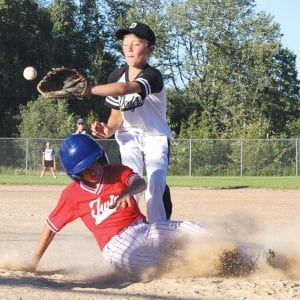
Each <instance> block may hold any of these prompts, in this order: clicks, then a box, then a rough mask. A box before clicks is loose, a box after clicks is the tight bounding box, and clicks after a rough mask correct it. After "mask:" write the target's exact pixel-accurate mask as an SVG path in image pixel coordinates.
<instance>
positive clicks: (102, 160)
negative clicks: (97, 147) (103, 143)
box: [98, 152, 109, 165]
mask: <svg viewBox="0 0 300 300" xmlns="http://www.w3.org/2000/svg"><path fill="white" fill-rule="evenodd" d="M98 162H99V164H100V165H108V164H109V160H108V157H107V155H106V153H105V152H103V155H102V156H101V157H100V158H99V159H98Z"/></svg>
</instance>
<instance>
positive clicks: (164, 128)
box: [91, 23, 172, 222]
mask: <svg viewBox="0 0 300 300" xmlns="http://www.w3.org/2000/svg"><path fill="white" fill-rule="evenodd" d="M116 37H117V38H118V39H120V40H122V42H123V53H124V56H125V60H126V63H127V65H126V66H125V67H123V68H120V69H118V70H115V71H114V72H112V73H111V74H110V76H109V79H108V81H109V83H108V84H104V85H98V86H95V87H93V88H91V93H92V94H94V95H99V96H107V97H106V104H107V105H108V106H109V107H111V108H112V110H111V115H110V117H109V120H108V122H107V124H106V123H103V122H95V123H94V124H93V125H92V128H91V129H92V134H93V135H95V136H97V137H100V138H108V137H110V136H112V135H113V134H115V138H116V140H117V142H118V144H119V147H120V153H121V159H122V163H123V164H124V165H127V166H129V167H131V168H132V169H133V170H134V171H135V172H136V173H138V174H139V175H140V176H142V175H143V172H144V169H145V171H146V175H147V178H148V186H147V190H146V192H145V199H146V203H147V219H148V221H149V222H162V221H166V220H167V219H169V218H170V215H171V212H172V203H171V199H170V192H169V188H168V186H167V185H166V175H167V169H168V163H169V146H170V140H171V130H170V128H169V126H168V124H167V121H166V110H167V101H166V90H165V86H164V83H163V78H162V75H161V73H160V72H159V71H158V70H157V69H155V68H153V67H151V66H150V65H149V64H148V59H149V57H150V55H151V54H152V52H153V50H154V44H155V35H154V33H153V31H152V30H151V28H150V27H149V26H147V25H145V24H142V23H132V24H131V26H130V27H129V28H127V29H120V30H118V31H117V32H116Z"/></svg>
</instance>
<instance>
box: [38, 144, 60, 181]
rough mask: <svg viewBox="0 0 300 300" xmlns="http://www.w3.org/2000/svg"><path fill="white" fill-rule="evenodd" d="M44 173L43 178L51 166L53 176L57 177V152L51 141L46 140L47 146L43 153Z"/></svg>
mask: <svg viewBox="0 0 300 300" xmlns="http://www.w3.org/2000/svg"><path fill="white" fill-rule="evenodd" d="M42 165H43V168H42V173H41V178H42V177H43V176H44V175H45V173H46V170H47V169H48V168H50V170H51V173H52V176H53V178H56V173H55V154H54V150H53V149H52V148H51V147H50V143H49V142H46V148H45V150H44V151H43V155H42Z"/></svg>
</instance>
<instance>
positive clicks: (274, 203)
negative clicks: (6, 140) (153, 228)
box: [0, 185, 300, 300]
mask: <svg viewBox="0 0 300 300" xmlns="http://www.w3.org/2000/svg"><path fill="white" fill-rule="evenodd" d="M62 189H63V187H61V186H10V185H1V186H0V201H1V211H0V241H1V248H0V299H40V298H42V297H43V298H44V299H47V300H48V299H299V298H300V259H299V258H300V254H299V253H300V252H299V250H300V239H299V236H300V230H299V229H300V226H299V225H300V221H299V213H300V190H268V189H222V190H213V189H211V190H209V189H192V188H172V189H171V193H172V198H173V202H174V214H173V219H180V220H184V219H191V220H196V221H198V222H200V223H202V224H204V225H205V226H207V227H209V228H210V229H211V230H212V231H214V232H215V233H216V234H218V235H219V236H220V237H222V238H223V237H226V238H229V239H230V240H233V241H237V240H238V241H241V242H244V243H248V244H249V245H252V246H253V247H257V248H272V249H274V250H275V251H276V254H277V256H278V257H280V258H281V259H284V261H286V259H288V262H289V264H288V265H285V267H284V268H280V267H276V268H275V269H272V268H270V267H268V266H264V267H263V268H261V269H259V270H257V271H255V272H253V273H251V274H249V275H247V276H239V277H221V276H216V275H215V274H214V272H213V271H212V270H210V269H209V267H208V264H207V261H209V257H206V259H203V257H201V259H200V258H199V255H198V254H199V253H200V252H201V249H202V248H203V247H202V246H205V245H194V247H193V248H186V249H185V250H184V253H183V254H184V258H185V263H184V264H183V265H181V266H180V265H177V266H176V268H174V269H171V270H169V271H168V272H165V273H163V274H161V275H160V276H159V278H154V279H152V280H147V278H146V277H145V280H143V281H141V282H134V281H132V280H130V278H124V277H123V278H122V277H121V276H119V274H116V273H114V271H113V269H112V268H111V267H110V266H109V265H108V264H107V263H106V262H105V261H104V260H103V259H102V256H101V253H100V252H99V250H98V248H97V245H96V243H95V241H94V240H93V237H92V236H91V235H90V233H89V232H88V231H87V230H86V229H85V227H84V225H83V224H82V223H81V221H80V220H78V221H76V222H74V223H72V224H70V225H68V226H67V227H66V228H65V229H64V230H63V231H62V232H61V233H59V234H57V235H56V237H55V240H54V241H53V243H52V244H51V246H50V248H49V249H48V250H47V252H46V254H45V256H44V257H43V259H42V261H41V263H40V265H39V269H38V271H37V272H35V273H33V272H26V271H24V265H25V264H26V261H28V260H29V259H30V257H31V254H32V252H33V250H34V248H35V246H36V243H37V240H38V238H39V234H40V232H41V229H42V226H43V225H44V221H45V218H46V216H47V215H48V213H49V212H50V210H51V208H52V207H53V206H54V205H55V203H56V201H57V199H58V196H59V194H60V192H61V190H62ZM141 208H142V210H144V204H143V203H142V204H141ZM204 265H205V270H204Z"/></svg>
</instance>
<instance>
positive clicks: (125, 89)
mask: <svg viewBox="0 0 300 300" xmlns="http://www.w3.org/2000/svg"><path fill="white" fill-rule="evenodd" d="M141 91H142V88H141V86H140V84H139V83H138V82H136V81H130V82H113V83H107V84H101V85H96V86H94V87H91V88H90V94H92V95H97V96H123V95H127V94H133V93H140V92H141Z"/></svg>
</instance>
